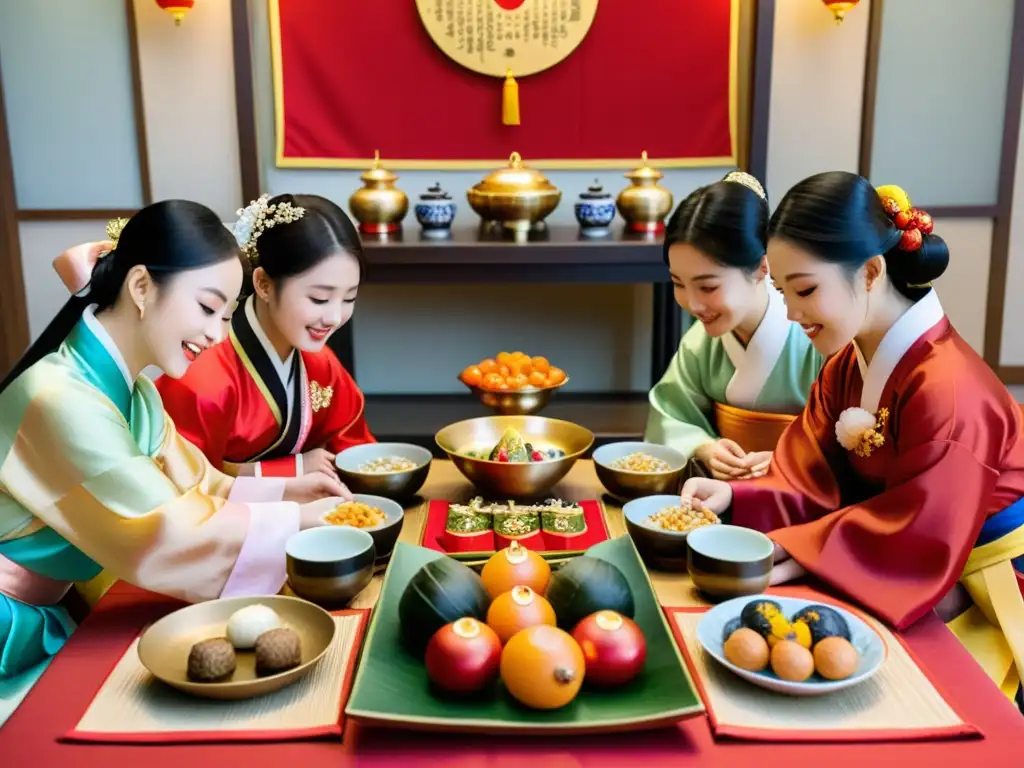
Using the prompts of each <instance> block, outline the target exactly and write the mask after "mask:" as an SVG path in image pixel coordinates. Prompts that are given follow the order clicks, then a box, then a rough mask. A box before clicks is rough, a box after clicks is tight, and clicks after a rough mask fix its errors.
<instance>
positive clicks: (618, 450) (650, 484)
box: [593, 442, 686, 499]
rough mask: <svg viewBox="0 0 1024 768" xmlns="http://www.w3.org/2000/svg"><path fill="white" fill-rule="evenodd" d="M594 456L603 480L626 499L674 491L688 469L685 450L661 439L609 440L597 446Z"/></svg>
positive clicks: (603, 483)
mask: <svg viewBox="0 0 1024 768" xmlns="http://www.w3.org/2000/svg"><path fill="white" fill-rule="evenodd" d="M593 459H594V470H595V471H596V472H597V477H598V479H599V480H600V481H601V484H602V485H604V487H605V488H606V489H607V490H608V492H609V493H610V494H612V495H613V496H618V497H620V498H624V499H630V498H634V497H637V496H648V495H654V494H668V493H674V492H676V491H678V490H679V487H680V484H681V482H682V478H683V471H684V470H685V469H686V457H685V456H684V455H683V454H681V453H680V452H679V451H677V450H675V449H674V448H669V447H668V446H666V445H658V444H657V443H642V442H623V443H609V444H608V445H602V446H601V447H600V448H598V449H597V450H595V451H594V454H593Z"/></svg>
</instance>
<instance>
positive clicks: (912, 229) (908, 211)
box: [878, 184, 935, 252]
mask: <svg viewBox="0 0 1024 768" xmlns="http://www.w3.org/2000/svg"><path fill="white" fill-rule="evenodd" d="M878 196H879V197H880V198H881V200H882V208H884V209H885V212H886V214H888V216H889V218H890V219H892V223H893V224H894V225H896V228H897V229H899V230H902V232H903V234H902V235H900V242H899V249H900V250H901V251H910V252H913V251H916V250H918V249H919V248H920V247H921V246H922V245H923V244H924V236H925V235H930V234H931V233H932V232H933V231H934V230H935V222H934V221H933V220H932V217H931V214H929V213H928V212H927V211H923V210H921V209H920V208H912V207H911V205H910V198H909V197H907V193H906V192H904V191H903V190H902V189H900V188H899V187H897V186H896V185H894V184H889V185H886V186H884V187H879V188H878Z"/></svg>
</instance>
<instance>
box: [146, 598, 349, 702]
mask: <svg viewBox="0 0 1024 768" xmlns="http://www.w3.org/2000/svg"><path fill="white" fill-rule="evenodd" d="M334 632H335V626H334V619H333V618H331V615H330V614H329V613H327V611H325V610H324V609H323V608H320V607H318V606H316V605H313V604H312V603H309V602H306V601H305V600H300V599H298V598H295V597H285V596H282V595H275V596H269V595H268V596H265V597H235V598H226V599H223V600H211V601H209V602H205V603H196V604H195V605H190V606H187V607H185V608H182V609H180V610H177V611H175V612H174V613H171V614H168V615H167V616H164V617H163V618H162V619H160V620H159V621H157V622H155V623H154V624H152V625H151V626H149V627H148V628H147V629H146V630H145V631H144V632H143V633H142V637H140V638H139V645H138V653H139V661H141V662H142V665H143V666H144V667H146V669H148V670H149V671H150V673H152V675H153V676H154V677H155V678H157V679H158V680H161V681H162V682H164V683H166V684H167V685H170V686H171V687H173V688H177V689H178V690H180V691H183V692H185V693H190V694H194V695H197V696H202V697H204V698H211V699H229V700H231V699H247V698H251V697H253V696H260V695H262V694H264V693H269V692H271V691H276V690H278V689H280V688H283V687H284V686H286V685H289V684H291V683H293V682H295V681H296V680H298V679H299V678H301V677H303V676H304V675H306V674H307V673H308V672H309V671H310V670H311V669H312V668H313V666H314V665H315V664H316V663H317V662H318V661H319V660H320V659H321V657H322V656H323V655H324V653H326V652H327V649H328V647H329V646H330V644H331V641H332V640H333V639H334Z"/></svg>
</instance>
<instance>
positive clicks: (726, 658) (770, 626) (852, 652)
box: [697, 595, 887, 696]
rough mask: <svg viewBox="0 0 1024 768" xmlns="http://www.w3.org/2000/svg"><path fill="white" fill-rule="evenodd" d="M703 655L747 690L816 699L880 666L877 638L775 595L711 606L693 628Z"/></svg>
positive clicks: (845, 617) (857, 623)
mask: <svg viewBox="0 0 1024 768" xmlns="http://www.w3.org/2000/svg"><path fill="white" fill-rule="evenodd" d="M697 640H698V641H699V642H700V644H701V646H702V647H703V648H704V651H705V652H706V653H708V654H709V655H711V657H712V658H714V659H715V661H717V662H718V663H719V664H721V665H722V666H724V667H725V668H726V669H728V670H729V671H731V672H733V673H734V674H736V675H738V676H739V677H742V678H743V679H744V680H747V681H749V682H751V683H753V684H754V685H758V686H760V687H762V688H766V689H767V690H769V691H775V692H777V693H784V694H789V695H791V696H819V695H822V694H826V693H833V692H835V691H839V690H842V689H844V688H849V687H850V686H853V685H859V684H860V683H863V682H864V681H865V680H867V679H869V678H870V677H871V676H872V675H874V674H875V673H876V672H877V671H878V670H879V668H881V666H882V663H883V662H884V661H885V658H886V654H887V649H886V646H885V641H884V640H883V639H882V637H881V636H880V635H879V634H878V632H876V631H875V630H874V629H872V628H871V627H870V626H869V625H868V624H867V622H865V621H864V620H863V619H861V618H860V617H858V616H856V615H854V614H853V613H851V612H850V611H847V610H846V609H844V608H841V607H839V606H838V605H825V604H823V603H816V602H813V601H811V600H804V599H801V598H796V597H781V596H776V595H756V596H753V597H738V598H735V599H733V600H729V601H727V602H724V603H721V604H719V605H716V606H715V607H714V608H712V609H711V610H709V611H708V612H707V613H706V614H704V616H703V617H702V618H701V620H700V623H699V624H698V625H697Z"/></svg>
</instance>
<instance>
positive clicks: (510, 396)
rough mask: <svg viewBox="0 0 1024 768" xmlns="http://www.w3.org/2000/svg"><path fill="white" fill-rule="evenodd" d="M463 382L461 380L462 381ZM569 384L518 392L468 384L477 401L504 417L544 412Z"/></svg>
mask: <svg viewBox="0 0 1024 768" xmlns="http://www.w3.org/2000/svg"><path fill="white" fill-rule="evenodd" d="M460 381H461V379H460ZM568 382H569V379H568V378H566V379H565V380H563V381H562V383H561V384H555V385H554V386H552V387H540V388H538V387H523V388H522V389H518V390H505V391H500V390H493V389H484V388H483V387H474V386H470V385H469V384H466V386H467V387H469V390H470V392H472V393H473V394H474V395H476V398H477V400H479V401H480V402H481V403H483V404H484V405H486V406H487V407H488V408H490V409H492V410H493V411H496V412H497V413H499V414H500V415H502V416H529V415H531V414H534V413H538V412H539V411H541V410H543V409H544V408H545V407H546V406H547V404H548V403H550V402H551V398H552V397H554V396H555V392H557V391H558V390H559V389H560V388H561V387H564V386H565V385H566V384H567V383H568Z"/></svg>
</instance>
